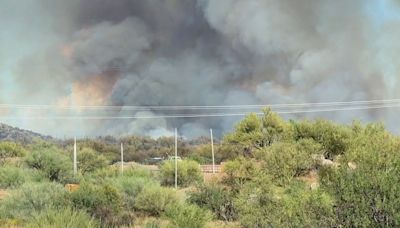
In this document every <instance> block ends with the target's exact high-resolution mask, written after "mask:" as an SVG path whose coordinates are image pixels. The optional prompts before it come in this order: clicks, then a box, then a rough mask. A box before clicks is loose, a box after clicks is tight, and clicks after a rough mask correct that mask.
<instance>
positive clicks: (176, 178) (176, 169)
mask: <svg viewBox="0 0 400 228" xmlns="http://www.w3.org/2000/svg"><path fill="white" fill-rule="evenodd" d="M175 188H178V130H177V129H176V128H175Z"/></svg>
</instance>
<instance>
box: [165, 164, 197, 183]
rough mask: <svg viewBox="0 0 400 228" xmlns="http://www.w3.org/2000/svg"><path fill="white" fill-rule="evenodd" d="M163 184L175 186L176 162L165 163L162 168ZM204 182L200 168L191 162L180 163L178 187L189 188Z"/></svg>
mask: <svg viewBox="0 0 400 228" xmlns="http://www.w3.org/2000/svg"><path fill="white" fill-rule="evenodd" d="M160 176H161V182H162V184H164V185H170V186H172V185H174V184H175V161H165V162H164V163H163V164H162V165H161V167H160ZM202 180H203V177H202V173H201V170H200V166H199V164H198V163H197V162H195V161H191V160H182V161H178V185H180V186H184V187H186V186H189V185H191V184H194V183H200V182H201V181H202Z"/></svg>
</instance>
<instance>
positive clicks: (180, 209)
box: [165, 204, 212, 228]
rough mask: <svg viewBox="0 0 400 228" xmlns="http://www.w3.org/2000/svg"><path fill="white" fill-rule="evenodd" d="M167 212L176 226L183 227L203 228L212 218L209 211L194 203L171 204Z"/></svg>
mask: <svg viewBox="0 0 400 228" xmlns="http://www.w3.org/2000/svg"><path fill="white" fill-rule="evenodd" d="M165 214H166V216H167V217H168V218H169V219H170V220H171V222H172V223H173V224H174V225H175V226H176V227H182V228H186V227H187V228H202V227H204V226H205V224H206V223H207V222H208V221H210V220H211V218H212V217H211V214H210V213H209V211H207V210H204V209H202V208H200V207H198V206H196V205H193V204H175V205H170V206H168V208H167V210H166V212H165Z"/></svg>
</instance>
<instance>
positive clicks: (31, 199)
mask: <svg viewBox="0 0 400 228" xmlns="http://www.w3.org/2000/svg"><path fill="white" fill-rule="evenodd" d="M69 203H70V201H69V197H68V192H67V191H66V190H65V189H64V187H63V186H62V185H59V184H57V183H48V182H41V183H26V184H24V185H22V186H21V187H20V188H19V189H16V190H14V191H13V192H12V193H11V195H10V196H8V197H6V198H5V199H3V201H2V203H1V205H0V218H13V219H20V220H27V219H28V218H29V217H31V216H32V215H33V214H35V213H40V212H41V211H43V210H45V209H48V208H50V209H53V210H58V209H60V208H63V207H66V206H68V205H69Z"/></svg>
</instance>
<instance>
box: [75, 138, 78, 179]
mask: <svg viewBox="0 0 400 228" xmlns="http://www.w3.org/2000/svg"><path fill="white" fill-rule="evenodd" d="M76 162H77V161H76V137H74V175H76V174H77V173H78V165H77V163H76Z"/></svg>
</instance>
